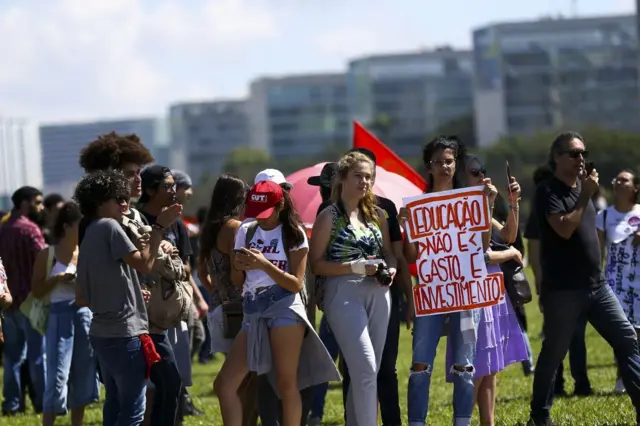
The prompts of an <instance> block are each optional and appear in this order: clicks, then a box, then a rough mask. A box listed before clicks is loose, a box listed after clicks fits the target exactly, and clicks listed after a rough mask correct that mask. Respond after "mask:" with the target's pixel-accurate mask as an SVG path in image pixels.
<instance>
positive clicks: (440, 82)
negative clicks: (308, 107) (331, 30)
mask: <svg viewBox="0 0 640 426" xmlns="http://www.w3.org/2000/svg"><path fill="white" fill-rule="evenodd" d="M347 85H348V94H349V109H350V113H351V115H352V117H353V118H354V119H356V120H358V121H360V122H361V123H362V124H364V125H365V126H367V125H369V127H371V128H372V130H374V131H375V127H376V126H372V124H373V123H374V122H375V121H377V120H380V119H381V118H384V119H385V120H386V121H387V124H386V127H387V128H386V129H383V130H381V129H378V131H377V133H378V136H379V137H380V138H381V139H383V141H384V142H385V143H386V144H387V145H388V146H389V147H391V148H392V149H393V150H394V151H395V152H396V153H398V154H399V155H401V156H414V155H416V153H419V152H420V147H422V146H423V145H424V144H425V142H426V138H427V137H428V135H430V134H432V133H434V132H437V131H438V129H441V128H444V127H446V126H449V125H450V124H451V123H453V122H455V121H459V120H464V119H465V118H466V119H468V121H469V122H472V119H473V116H472V114H473V98H472V60H471V53H470V52H468V51H459V50H453V49H450V48H440V49H436V50H432V51H422V52H415V53H406V54H390V55H377V56H369V57H365V58H361V59H356V60H353V61H351V62H350V63H349V71H348V73H347Z"/></svg>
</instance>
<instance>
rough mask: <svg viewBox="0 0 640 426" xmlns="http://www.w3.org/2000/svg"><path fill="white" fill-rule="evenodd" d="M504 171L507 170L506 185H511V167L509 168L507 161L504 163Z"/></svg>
mask: <svg viewBox="0 0 640 426" xmlns="http://www.w3.org/2000/svg"><path fill="white" fill-rule="evenodd" d="M505 164H506V167H505V168H506V170H507V184H510V183H511V167H509V161H505Z"/></svg>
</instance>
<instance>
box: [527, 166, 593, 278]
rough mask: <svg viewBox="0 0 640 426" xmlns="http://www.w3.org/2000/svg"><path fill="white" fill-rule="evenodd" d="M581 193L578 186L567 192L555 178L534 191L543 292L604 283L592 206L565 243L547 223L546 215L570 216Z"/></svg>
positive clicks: (565, 187)
mask: <svg viewBox="0 0 640 426" xmlns="http://www.w3.org/2000/svg"><path fill="white" fill-rule="evenodd" d="M581 191H582V182H578V185H577V186H576V187H575V188H571V187H569V186H567V185H566V184H564V183H563V182H561V181H560V180H558V179H556V178H552V179H549V180H547V181H546V182H543V183H541V184H540V185H539V186H538V188H537V189H536V198H535V210H536V216H537V219H538V229H539V231H540V262H541V264H542V288H543V289H549V290H575V289H587V288H589V287H596V286H599V285H602V283H603V282H604V280H603V277H602V270H601V266H600V244H599V242H598V235H597V232H596V209H595V206H594V205H593V202H592V201H590V202H589V204H588V205H587V208H586V209H585V211H584V213H583V215H582V222H581V223H580V226H579V227H578V229H576V231H575V232H574V233H573V235H571V237H570V238H569V239H564V238H562V237H561V236H559V235H558V234H557V233H556V232H555V231H554V230H553V228H551V225H549V222H548V221H547V216H549V215H554V214H561V213H564V214H567V213H571V212H572V211H573V210H574V209H575V207H576V204H577V202H578V198H579V197H580V192H581Z"/></svg>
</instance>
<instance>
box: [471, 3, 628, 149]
mask: <svg viewBox="0 0 640 426" xmlns="http://www.w3.org/2000/svg"><path fill="white" fill-rule="evenodd" d="M636 26H637V21H636V17H635V16H609V17H598V18H581V19H545V20H540V21H532V22H519V23H506V24H496V25H491V26H488V27H485V28H481V29H478V30H476V31H474V33H473V50H474V72H475V84H474V109H475V123H476V136H477V138H478V141H479V144H480V145H481V146H484V145H488V144H491V143H492V142H494V141H496V140H497V139H499V138H500V137H501V136H504V135H518V134H527V133H531V132H537V131H540V130H543V129H560V128H563V129H567V128H574V129H579V128H581V127H583V126H585V125H599V126H602V127H605V128H611V129H618V130H630V131H636V130H638V129H639V125H640V123H639V122H638V119H637V116H638V113H637V107H638V100H639V99H638V46H637V40H638V37H637V33H636Z"/></svg>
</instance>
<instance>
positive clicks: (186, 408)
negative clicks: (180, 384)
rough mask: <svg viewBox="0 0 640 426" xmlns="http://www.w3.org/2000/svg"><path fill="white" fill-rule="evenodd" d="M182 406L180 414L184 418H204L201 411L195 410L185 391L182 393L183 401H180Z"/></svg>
mask: <svg viewBox="0 0 640 426" xmlns="http://www.w3.org/2000/svg"><path fill="white" fill-rule="evenodd" d="M182 404H183V410H182V414H183V415H184V416H204V412H203V411H202V410H199V409H197V408H196V407H195V406H194V405H193V401H192V400H191V397H190V396H189V394H188V393H187V392H186V390H185V393H184V399H183V400H182Z"/></svg>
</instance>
